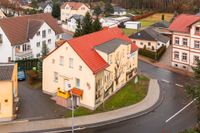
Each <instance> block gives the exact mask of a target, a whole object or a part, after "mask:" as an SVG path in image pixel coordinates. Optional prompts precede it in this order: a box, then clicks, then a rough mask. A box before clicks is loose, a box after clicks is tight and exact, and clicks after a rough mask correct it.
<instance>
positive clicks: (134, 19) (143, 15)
mask: <svg viewBox="0 0 200 133" xmlns="http://www.w3.org/2000/svg"><path fill="white" fill-rule="evenodd" d="M155 13H156V12H148V13H145V14H142V15H137V16H133V17H132V18H131V20H132V21H137V20H140V19H143V18H146V17H149V16H151V15H153V14H155Z"/></svg>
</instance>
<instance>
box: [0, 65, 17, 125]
mask: <svg viewBox="0 0 200 133" xmlns="http://www.w3.org/2000/svg"><path fill="white" fill-rule="evenodd" d="M18 101H19V98H18V80H17V64H0V122H2V121H10V120H13V119H15V118H16V116H17V115H16V111H17V110H18V105H17V103H18Z"/></svg>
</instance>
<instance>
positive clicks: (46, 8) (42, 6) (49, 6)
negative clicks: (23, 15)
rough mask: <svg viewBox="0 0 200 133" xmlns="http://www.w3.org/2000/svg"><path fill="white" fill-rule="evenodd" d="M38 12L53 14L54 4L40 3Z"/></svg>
mask: <svg viewBox="0 0 200 133" xmlns="http://www.w3.org/2000/svg"><path fill="white" fill-rule="evenodd" d="M38 10H42V11H43V12H44V13H51V12H52V10H53V4H52V3H50V2H40V3H38Z"/></svg>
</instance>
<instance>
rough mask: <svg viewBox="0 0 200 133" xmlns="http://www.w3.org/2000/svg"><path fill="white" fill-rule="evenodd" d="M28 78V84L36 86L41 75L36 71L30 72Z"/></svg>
mask: <svg viewBox="0 0 200 133" xmlns="http://www.w3.org/2000/svg"><path fill="white" fill-rule="evenodd" d="M26 73H27V76H28V83H29V84H34V83H35V82H37V81H38V79H39V74H38V72H37V71H35V70H29V71H27V72H26Z"/></svg>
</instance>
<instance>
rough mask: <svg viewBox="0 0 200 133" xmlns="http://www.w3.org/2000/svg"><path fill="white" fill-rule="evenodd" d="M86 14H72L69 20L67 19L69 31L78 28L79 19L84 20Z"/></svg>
mask: <svg viewBox="0 0 200 133" xmlns="http://www.w3.org/2000/svg"><path fill="white" fill-rule="evenodd" d="M83 18H84V16H82V15H73V16H71V17H70V18H69V19H68V20H67V25H66V26H67V27H66V29H67V30H68V31H72V32H75V31H76V28H77V25H78V21H80V22H82V20H83Z"/></svg>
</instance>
